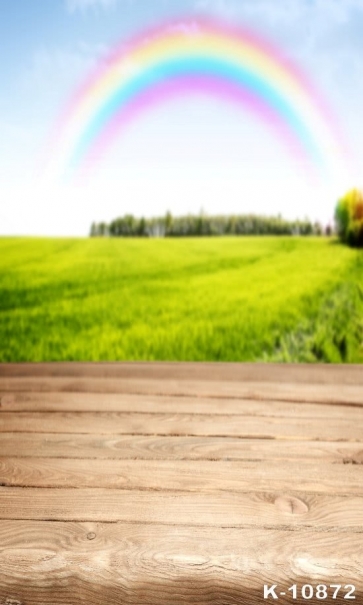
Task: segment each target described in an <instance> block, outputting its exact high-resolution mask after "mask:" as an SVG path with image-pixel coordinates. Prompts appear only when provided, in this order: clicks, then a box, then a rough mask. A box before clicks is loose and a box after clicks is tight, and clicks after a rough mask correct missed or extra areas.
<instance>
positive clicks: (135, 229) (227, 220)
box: [90, 212, 331, 237]
mask: <svg viewBox="0 0 363 605" xmlns="http://www.w3.org/2000/svg"><path fill="white" fill-rule="evenodd" d="M322 234H325V235H330V234H331V228H330V227H329V226H328V227H326V228H325V229H324V228H323V227H322V225H321V224H320V223H317V222H315V223H312V222H311V221H309V220H308V219H305V220H295V221H288V220H285V219H283V218H282V217H281V216H280V215H279V216H271V217H268V216H256V215H253V214H248V215H233V216H207V215H205V214H203V213H201V214H199V215H187V216H177V217H173V216H172V215H171V213H170V212H167V213H166V215H165V216H164V217H158V218H149V219H146V218H143V217H142V218H136V217H134V216H133V215H132V214H126V215H125V216H123V217H120V218H117V219H115V220H113V221H111V223H109V224H107V223H104V222H102V223H92V226H91V231H90V235H91V236H92V237H96V236H103V237H105V236H109V237H181V236H208V235H322Z"/></svg>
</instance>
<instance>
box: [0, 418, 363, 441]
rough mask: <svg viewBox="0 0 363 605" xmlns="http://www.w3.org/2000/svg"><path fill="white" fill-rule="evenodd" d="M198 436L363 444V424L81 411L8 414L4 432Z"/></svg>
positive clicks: (1, 422) (0, 423)
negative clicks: (341, 441) (338, 441)
mask: <svg viewBox="0 0 363 605" xmlns="http://www.w3.org/2000/svg"><path fill="white" fill-rule="evenodd" d="M19 431H20V432H39V433H43V432H44V433H58V432H60V433H96V432H98V433H101V434H111V433H112V434H120V435H121V434H131V435H184V436H186V435H197V436H215V437H218V436H226V437H240V438H255V439H289V440H299V439H300V440H309V441H314V440H323V441H337V440H339V439H341V440H343V441H362V440H363V414H362V419H361V420H358V419H357V420H355V421H354V422H352V421H351V420H347V419H346V418H341V419H340V420H339V422H337V421H336V419H333V420H331V419H329V418H326V419H324V420H323V419H322V420H321V421H320V422H318V421H317V420H315V421H312V420H311V419H305V418H299V419H293V418H274V417H270V418H266V417H259V418H256V417H254V416H253V417H250V416H230V415H218V416H214V415H208V416H206V415H197V414H147V413H145V414H135V413H124V412H123V413H115V412H107V413H104V412H99V413H95V412H92V413H87V412H84V413H77V412H65V413H63V412H58V413H57V412H48V413H43V412H33V413H28V412H23V413H16V412H2V413H1V414H0V433H1V432H19Z"/></svg>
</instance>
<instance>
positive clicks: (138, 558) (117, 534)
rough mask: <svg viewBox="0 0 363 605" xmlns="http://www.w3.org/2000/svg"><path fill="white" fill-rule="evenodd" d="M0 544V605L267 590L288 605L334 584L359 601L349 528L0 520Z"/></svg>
mask: <svg viewBox="0 0 363 605" xmlns="http://www.w3.org/2000/svg"><path fill="white" fill-rule="evenodd" d="M0 544H1V549H0V603H2V604H3V603H7V605H9V603H12V604H13V605H14V603H16V604H17V605H19V603H20V604H24V605H25V604H26V605H50V604H51V605H79V603H87V604H88V605H99V604H100V603H102V604H104V605H106V604H107V605H120V604H121V603H125V604H126V603H127V605H140V604H141V603H145V604H147V605H170V604H171V603H173V605H188V604H193V605H195V604H198V605H236V604H238V605H242V604H244V603H248V604H249V605H261V604H262V603H264V602H268V601H265V600H264V599H263V587H264V584H268V585H269V586H271V585H273V584H277V585H278V589H279V591H286V596H280V597H279V600H278V603H280V604H281V605H291V603H292V602H295V603H298V602H302V601H292V600H291V593H289V592H288V588H289V587H290V586H291V585H292V584H297V585H298V587H299V589H301V587H302V586H303V585H304V584H313V585H314V586H317V585H318V584H327V585H330V584H333V583H339V584H342V585H343V586H344V585H345V584H354V585H355V586H356V593H355V596H356V597H357V598H356V600H355V601H353V602H354V603H357V605H361V604H362V603H363V575H362V561H363V541H362V534H355V533H353V532H351V531H349V530H347V531H346V532H345V531H344V532H336V533H335V532H319V531H314V530H311V529H306V530H304V531H301V530H299V531H283V530H269V531H266V530H259V529H258V528H254V529H239V528H223V529H221V528H218V527H217V528H215V529H214V530H213V532H211V531H210V529H209V528H203V527H193V528H188V527H180V526H177V527H173V526H165V525H152V526H144V525H137V524H131V525H130V524H102V523H97V524H96V523H47V522H34V521H31V522H29V521H17V522H14V521H0ZM216 545H217V546H216ZM343 594H344V593H342V595H341V596H343ZM7 599H8V601H6V600H7ZM10 599H13V600H12V601H10ZM270 602H271V599H270ZM311 602H312V601H311ZM314 602H315V601H314ZM323 602H326V603H332V602H334V603H336V604H337V605H342V604H343V603H347V601H346V600H344V599H340V596H339V598H338V599H337V600H334V601H333V600H332V599H328V600H324V601H323Z"/></svg>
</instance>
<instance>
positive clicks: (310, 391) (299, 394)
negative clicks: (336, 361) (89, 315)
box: [0, 377, 363, 406]
mask: <svg viewBox="0 0 363 605" xmlns="http://www.w3.org/2000/svg"><path fill="white" fill-rule="evenodd" d="M19 391H20V392H34V391H36V392H46V393H48V392H50V393H51V392H76V393H77V392H82V393H83V392H84V393H85V392H88V393H130V394H131V393H134V394H140V395H157V396H160V397H163V396H178V397H183V396H189V397H210V398H214V397H224V398H228V397H229V398H242V399H257V400H261V399H262V400H263V401H271V400H272V401H276V400H278V401H295V402H301V403H304V402H306V403H328V404H337V403H338V404H358V405H360V406H361V405H362V401H363V387H362V385H354V386H352V385H350V384H349V385H339V388H337V387H336V386H335V385H333V384H299V385H297V384H295V383H285V384H284V383H278V382H211V381H208V382H207V381H204V382H203V381H201V380H198V381H192V380H163V381H159V380H147V379H141V378H140V379H133V378H130V379H129V378H125V379H123V378H122V379H116V378H74V379H72V378H68V377H55V378H49V377H45V378H44V377H35V378H34V377H25V378H18V377H14V378H7V377H3V378H1V377H0V392H1V393H4V392H10V393H12V392H19Z"/></svg>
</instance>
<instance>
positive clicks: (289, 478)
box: [0, 458, 362, 495]
mask: <svg viewBox="0 0 363 605" xmlns="http://www.w3.org/2000/svg"><path fill="white" fill-rule="evenodd" d="M256 479H258V481H256ZM0 485H3V486H4V485H5V486H16V487H73V488H81V487H96V488H120V489H143V490H148V489H150V490H158V491H173V490H184V491H193V492H198V493H199V492H201V491H203V492H204V491H209V492H210V491H217V492H219V491H232V492H245V491H248V492H249V491H251V489H253V491H258V492H260V491H269V490H270V491H283V490H284V489H286V485H289V486H290V489H292V490H294V491H303V492H304V491H308V492H318V493H332V492H333V493H335V494H343V495H348V494H350V495H351V494H356V495H362V470H361V469H360V468H359V467H358V465H349V466H345V465H343V464H341V465H340V466H339V467H337V466H336V465H333V464H327V463H321V462H320V463H319V464H317V463H316V462H310V463H306V462H305V463H304V464H301V463H299V462H290V461H286V462H285V463H284V464H283V465H281V464H280V465H276V462H269V461H265V462H264V464H263V465H261V463H260V462H248V461H225V460H219V461H210V460H208V461H206V460H197V461H196V460H195V461H191V460H172V461H170V460H151V461H150V460H108V461H107V465H105V463H104V461H103V460H92V462H90V461H89V460H83V459H76V460H72V459H69V458H61V459H60V458H55V459H54V458H53V459H49V458H46V459H45V458H0Z"/></svg>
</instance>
